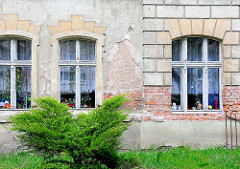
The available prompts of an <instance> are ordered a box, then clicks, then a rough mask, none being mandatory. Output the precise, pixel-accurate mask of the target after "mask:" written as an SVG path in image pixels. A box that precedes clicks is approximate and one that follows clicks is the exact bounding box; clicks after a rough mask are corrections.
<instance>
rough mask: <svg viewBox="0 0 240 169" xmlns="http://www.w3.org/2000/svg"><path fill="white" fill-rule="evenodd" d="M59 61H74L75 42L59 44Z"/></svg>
mask: <svg viewBox="0 0 240 169" xmlns="http://www.w3.org/2000/svg"><path fill="white" fill-rule="evenodd" d="M60 60H76V41H75V40H67V41H61V42H60Z"/></svg>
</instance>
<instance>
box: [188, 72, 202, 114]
mask: <svg viewBox="0 0 240 169" xmlns="http://www.w3.org/2000/svg"><path fill="white" fill-rule="evenodd" d="M187 92H188V109H190V110H192V109H193V110H194V109H198V110H202V109H203V107H202V104H203V102H202V95H203V71H202V68H188V69H187Z"/></svg>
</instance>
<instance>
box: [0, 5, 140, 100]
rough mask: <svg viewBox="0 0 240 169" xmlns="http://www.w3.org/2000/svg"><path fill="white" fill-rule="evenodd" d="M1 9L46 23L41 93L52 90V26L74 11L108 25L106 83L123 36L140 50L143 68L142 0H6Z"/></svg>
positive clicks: (42, 39)
mask: <svg viewBox="0 0 240 169" xmlns="http://www.w3.org/2000/svg"><path fill="white" fill-rule="evenodd" d="M79 4H81V5H79ZM133 9H134V10H133ZM0 10H1V13H0V19H3V18H4V14H18V17H19V19H20V20H31V24H35V25H42V27H41V30H40V34H39V46H38V49H37V55H38V58H37V62H38V65H37V68H38V77H37V78H38V84H37V86H38V90H37V95H38V96H44V95H51V93H52V80H51V79H52V70H51V62H52V47H51V42H50V39H51V32H50V30H49V28H48V26H49V25H56V26H57V25H59V21H61V22H65V21H70V20H71V16H72V15H81V16H84V17H85V21H86V22H87V21H95V27H96V26H101V25H104V26H106V27H108V29H107V30H106V31H105V34H106V36H105V40H104V48H103V50H104V51H103V67H104V70H102V71H103V86H106V84H107V83H108V82H107V80H108V74H109V71H108V69H109V67H111V62H107V61H106V60H107V57H108V56H109V51H110V49H111V48H112V46H114V44H115V43H117V42H119V41H122V40H123V39H127V40H129V41H130V42H131V43H132V45H133V48H135V51H136V52H135V57H134V59H135V62H136V64H138V65H139V67H140V68H141V65H142V64H141V37H140V36H139V35H140V32H141V2H140V1H138V0H133V1H128V0H123V1H119V2H118V1H113V0H103V1H98V0H88V1H85V0H71V1H69V0H60V1H59V0H45V1H36V0H8V1H4V0H2V1H1V2H0ZM132 29H134V31H132ZM110 83H111V82H110Z"/></svg>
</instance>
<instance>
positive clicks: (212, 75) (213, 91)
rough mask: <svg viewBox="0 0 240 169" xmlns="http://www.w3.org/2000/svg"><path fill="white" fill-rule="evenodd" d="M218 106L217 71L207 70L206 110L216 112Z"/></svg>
mask: <svg viewBox="0 0 240 169" xmlns="http://www.w3.org/2000/svg"><path fill="white" fill-rule="evenodd" d="M219 108H220V105H219V69H218V68H209V69H208V109H209V110H212V109H215V110H218V109H219Z"/></svg>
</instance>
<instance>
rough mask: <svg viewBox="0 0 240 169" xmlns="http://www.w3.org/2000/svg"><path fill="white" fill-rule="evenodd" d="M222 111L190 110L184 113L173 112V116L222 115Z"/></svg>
mask: <svg viewBox="0 0 240 169" xmlns="http://www.w3.org/2000/svg"><path fill="white" fill-rule="evenodd" d="M222 113H223V111H222V110H211V111H204V110H199V111H196V110H188V111H187V112H184V111H180V110H179V111H176V110H175V111H172V114H222Z"/></svg>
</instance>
